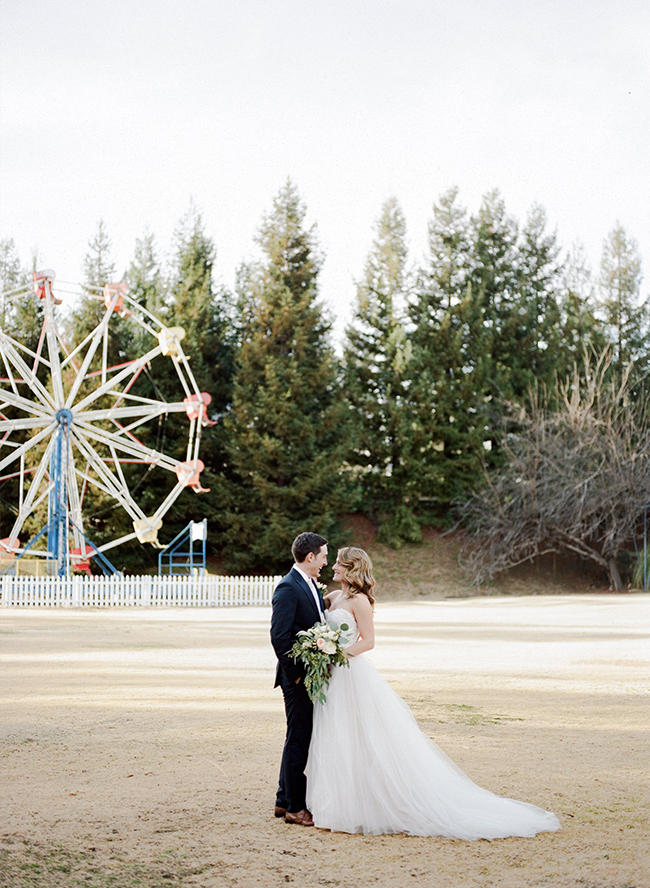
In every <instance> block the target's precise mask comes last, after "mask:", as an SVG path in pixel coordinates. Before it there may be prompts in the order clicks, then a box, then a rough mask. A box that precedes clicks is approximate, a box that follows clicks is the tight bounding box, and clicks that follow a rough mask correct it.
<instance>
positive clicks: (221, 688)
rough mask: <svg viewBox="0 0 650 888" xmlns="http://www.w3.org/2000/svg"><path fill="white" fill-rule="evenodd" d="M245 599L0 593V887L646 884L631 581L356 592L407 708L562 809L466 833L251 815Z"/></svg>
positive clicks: (254, 769) (260, 765) (255, 641)
mask: <svg viewBox="0 0 650 888" xmlns="http://www.w3.org/2000/svg"><path fill="white" fill-rule="evenodd" d="M268 620H269V610H268V609H266V608H249V609H215V610H156V611H147V610H143V609H140V610H126V609H125V610H116V611H108V610H104V611H97V610H95V611H87V612H82V611H71V610H67V611H66V610H51V611H43V610H35V611H25V610H22V611H21V610H9V609H7V610H5V611H1V612H0V670H1V682H2V684H1V687H0V699H1V706H2V713H3V718H2V727H1V735H0V756H1V761H2V764H1V769H0V779H1V786H0V834H1V838H0V885H2V886H3V888H19V886H20V888H23V886H25V888H27V886H30V888H31V886H38V888H69V886H90V888H104V886H115V888H132V886H143V888H154V886H156V888H158V886H170V885H171V886H187V888H189V886H201V888H203V886H205V888H217V886H218V888H221V886H224V888H247V886H257V885H263V886H269V888H276V886H281V885H286V884H287V883H291V882H294V883H297V884H300V885H301V886H306V888H312V886H313V888H317V886H318V888H320V886H342V888H366V886H377V888H384V886H386V888H387V886H391V888H406V886H413V885H422V886H435V888H465V886H472V888H473V886H481V888H490V886H504V888H524V886H525V888H530V886H544V888H546V886H552V888H556V886H557V888H649V886H650V831H649V828H648V824H649V822H650V773H649V771H650V742H649V729H650V705H649V704H650V700H649V687H650V682H649V679H650V596H648V595H595V594H594V595H572V596H553V597H539V596H535V597H528V598H516V599H513V598H487V599H481V598H476V599H463V600H450V601H430V602H417V603H416V602H412V603H402V602H398V603H392V604H381V603H380V604H378V606H377V623H378V640H377V647H376V649H375V650H374V651H373V652H372V653H371V654H369V655H368V656H370V657H371V658H372V659H373V661H374V662H375V664H376V665H377V667H378V668H379V669H380V670H381V671H382V673H383V674H384V675H385V676H386V677H387V678H388V679H389V680H390V682H391V683H392V685H393V686H394V687H395V689H396V690H397V691H398V692H399V693H400V694H401V695H402V696H403V697H404V698H405V699H406V700H407V702H408V703H409V704H410V705H411V706H412V708H413V710H414V712H415V714H416V716H417V718H418V719H419V722H420V724H421V727H422V729H423V730H424V731H426V732H427V733H428V734H429V735H430V736H431V737H433V739H434V740H435V741H436V742H437V743H438V744H439V745H440V746H441V747H442V748H443V749H444V750H445V751H446V752H447V753H448V754H449V755H451V756H452V758H453V759H454V760H455V761H456V762H457V763H458V764H459V765H460V766H461V767H462V768H464V769H465V770H466V771H467V772H468V773H469V775H470V776H471V777H472V778H473V779H474V780H476V781H477V782H478V783H480V784H481V785H483V786H486V787H488V788H489V789H491V790H493V791H495V792H498V793H501V794H505V795H508V796H512V797H514V798H519V799H523V800H526V801H530V802H534V803H535V804H538V805H541V806H543V807H546V808H549V809H551V810H553V811H555V812H556V813H557V814H558V816H559V817H560V820H561V822H562V830H561V831H560V832H558V833H554V834H543V835H540V836H537V837H536V838H534V839H505V840H500V841H495V842H486V841H480V842H475V843H468V842H462V841H451V840H448V839H436V838H433V839H431V838H429V839H424V838H415V837H408V836H380V837H363V836H349V835H343V834H332V833H329V832H325V831H320V830H316V829H305V828H302V827H297V826H290V825H287V824H285V823H284V822H283V821H280V820H276V819H275V818H274V817H273V816H272V806H273V798H274V789H275V780H276V777H277V771H278V764H279V758H280V751H281V747H282V739H283V729H284V726H283V713H282V702H281V698H280V694H279V692H278V691H274V690H273V688H272V683H273V681H272V677H273V664H274V660H273V654H272V651H271V649H270V647H269V644H268Z"/></svg>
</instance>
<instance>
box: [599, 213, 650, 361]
mask: <svg viewBox="0 0 650 888" xmlns="http://www.w3.org/2000/svg"><path fill="white" fill-rule="evenodd" d="M641 279H642V274H641V257H640V256H639V251H638V247H637V244H636V241H635V240H634V239H633V238H630V237H628V235H627V234H626V232H625V229H624V228H623V226H622V225H620V224H618V223H617V224H616V226H615V227H614V229H613V230H612V231H611V232H610V234H609V236H608V238H607V239H606V241H605V243H604V246H603V254H602V261H601V269H600V299H599V307H600V309H601V312H602V314H603V317H604V321H605V324H606V329H607V334H608V337H609V340H610V342H611V343H612V344H613V346H614V361H613V365H614V370H615V371H616V372H617V373H618V374H619V375H622V373H623V370H624V369H625V367H626V366H627V365H628V364H629V363H630V361H636V362H637V363H636V367H635V373H634V375H635V378H639V377H640V376H645V375H646V374H647V372H648V368H649V357H648V345H649V330H648V302H647V301H645V302H643V303H640V301H639V300H640V290H641Z"/></svg>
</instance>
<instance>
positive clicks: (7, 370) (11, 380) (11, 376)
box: [2, 349, 18, 395]
mask: <svg viewBox="0 0 650 888" xmlns="http://www.w3.org/2000/svg"><path fill="white" fill-rule="evenodd" d="M2 363H3V364H4V368H5V373H6V374H7V379H8V381H9V385H10V386H11V388H12V390H13V391H14V393H15V394H16V395H17V394H18V386H17V385H16V380H15V379H14V374H13V371H12V369H11V367H10V366H9V362H8V360H7V356H6V354H5V352H4V349H3V350H2Z"/></svg>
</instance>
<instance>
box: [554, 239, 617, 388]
mask: <svg viewBox="0 0 650 888" xmlns="http://www.w3.org/2000/svg"><path fill="white" fill-rule="evenodd" d="M560 304H561V322H560V323H561V332H562V340H563V343H564V354H565V361H566V364H567V366H561V367H560V368H559V375H560V376H563V375H566V373H567V371H569V370H570V368H571V367H576V368H577V370H578V372H579V373H581V372H582V371H583V370H584V361H585V356H586V355H587V354H589V353H590V352H595V353H597V354H600V353H601V352H602V351H603V349H604V348H605V345H606V338H605V331H604V329H603V326H602V324H601V323H600V322H599V321H598V319H597V317H596V314H595V288H594V283H593V279H592V274H591V268H590V267H589V263H588V261H587V257H586V254H585V249H584V247H583V246H582V245H581V244H575V245H574V246H573V247H572V249H571V250H570V251H569V254H568V256H567V260H566V263H565V265H564V270H563V279H562V296H561V303H560Z"/></svg>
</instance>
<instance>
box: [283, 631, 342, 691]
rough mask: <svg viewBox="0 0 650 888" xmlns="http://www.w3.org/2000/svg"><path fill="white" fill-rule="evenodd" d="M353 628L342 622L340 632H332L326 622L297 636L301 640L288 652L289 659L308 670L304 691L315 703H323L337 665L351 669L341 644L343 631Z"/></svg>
mask: <svg viewBox="0 0 650 888" xmlns="http://www.w3.org/2000/svg"><path fill="white" fill-rule="evenodd" d="M349 628H350V627H349V626H348V624H347V623H342V624H341V626H340V628H339V629H332V628H331V627H330V626H328V625H327V623H316V624H315V625H313V626H312V627H311V629H307V630H302V631H301V632H299V633H298V641H296V642H295V644H294V646H293V647H292V648H291V650H290V651H289V656H290V657H293V659H294V660H295V661H296V662H297V661H298V660H300V661H301V663H304V665H305V666H306V668H307V673H306V675H305V688H306V690H307V693H308V694H309V699H310V700H311V701H312V703H316V702H318V703H324V702H325V691H324V688H327V687H329V683H330V676H331V674H332V669H333V668H334V666H349V665H350V662H349V660H348V658H347V657H346V656H345V655H344V653H343V648H342V647H341V645H340V643H339V638H340V637H341V632H345V631H346V630H347V629H349Z"/></svg>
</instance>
